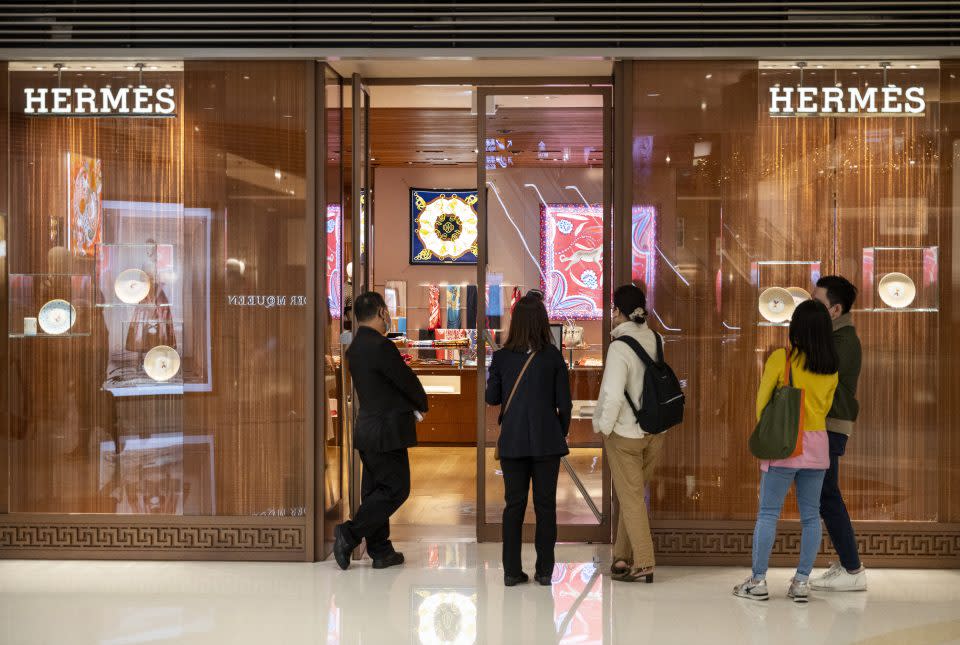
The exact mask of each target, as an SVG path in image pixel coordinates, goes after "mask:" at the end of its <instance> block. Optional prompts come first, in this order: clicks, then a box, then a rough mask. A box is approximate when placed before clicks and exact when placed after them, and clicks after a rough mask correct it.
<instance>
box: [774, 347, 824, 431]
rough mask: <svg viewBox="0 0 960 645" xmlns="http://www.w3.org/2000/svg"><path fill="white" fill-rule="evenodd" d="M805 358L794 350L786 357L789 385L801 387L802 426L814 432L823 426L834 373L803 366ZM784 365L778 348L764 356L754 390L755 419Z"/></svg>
mask: <svg viewBox="0 0 960 645" xmlns="http://www.w3.org/2000/svg"><path fill="white" fill-rule="evenodd" d="M804 363H805V360H804V358H803V356H802V355H800V354H799V352H798V353H796V354H794V356H793V359H792V360H791V361H790V364H791V366H792V367H791V370H790V371H791V372H792V373H793V385H794V387H798V388H800V389H802V390H803V391H804V396H803V429H804V430H805V431H808V432H811V431H812V432H816V431H819V430H826V429H827V413H828V412H829V411H830V407H831V406H832V405H833V393H834V392H835V391H836V389H837V378H838V377H837V374H814V373H813V372H808V371H807V370H805V369H803V364H804ZM786 366H787V352H786V350H783V349H778V350H776V351H775V352H773V353H772V354H770V358H768V359H767V364H766V366H765V367H764V368H763V376H762V377H761V378H760V387H759V389H758V390H757V420H758V421H759V420H760V415H761V414H763V409H764V408H765V407H766V406H767V403H768V402H769V401H770V397H772V396H773V392H774V390H775V389H776V387H777V383H779V382H780V381H781V380H782V379H783V372H784V369H785V368H786Z"/></svg>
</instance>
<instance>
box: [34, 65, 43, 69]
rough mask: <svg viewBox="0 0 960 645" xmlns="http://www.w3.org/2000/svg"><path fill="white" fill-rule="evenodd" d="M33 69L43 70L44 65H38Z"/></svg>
mask: <svg viewBox="0 0 960 645" xmlns="http://www.w3.org/2000/svg"><path fill="white" fill-rule="evenodd" d="M33 69H43V65H37V66H36V67H34V68H33Z"/></svg>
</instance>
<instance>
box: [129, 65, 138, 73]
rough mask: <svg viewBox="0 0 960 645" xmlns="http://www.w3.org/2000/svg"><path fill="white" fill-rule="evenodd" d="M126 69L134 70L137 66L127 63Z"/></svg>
mask: <svg viewBox="0 0 960 645" xmlns="http://www.w3.org/2000/svg"><path fill="white" fill-rule="evenodd" d="M127 69H128V70H130V71H131V72H132V71H133V70H135V69H137V68H136V67H134V66H133V65H127Z"/></svg>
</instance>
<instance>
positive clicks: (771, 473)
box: [733, 300, 839, 602]
mask: <svg viewBox="0 0 960 645" xmlns="http://www.w3.org/2000/svg"><path fill="white" fill-rule="evenodd" d="M789 351H790V366H791V373H792V376H793V385H794V387H797V388H800V389H801V390H803V411H802V416H801V419H802V431H801V433H800V436H799V437H797V447H798V448H799V449H800V452H799V454H797V455H795V456H791V457H789V458H787V459H779V460H774V461H766V460H764V461H761V462H760V470H761V471H763V474H762V475H761V478H760V509H759V511H758V512H757V524H756V527H755V528H754V532H753V575H751V576H750V577H749V578H747V580H746V581H745V582H744V583H742V584H740V585H737V586H736V587H734V590H733V593H734V595H736V596H738V597H740V598H748V599H751V600H767V598H769V594H768V592H767V582H766V575H767V566H768V563H769V560H770V551H771V550H772V549H773V542H774V540H775V539H776V537H777V520H778V519H779V518H780V510H781V509H782V508H783V500H784V499H785V498H786V496H787V493H788V492H789V490H790V487H791V486H792V485H793V484H794V482H796V486H797V506H798V507H799V509H800V520H801V522H802V524H803V534H802V536H801V538H800V563H799V565H798V566H797V573H796V575H795V576H794V578H793V580H792V581H791V583H790V589H789V590H788V592H787V595H788V596H789V597H790V598H793V600H794V601H795V602H807V599H808V596H809V594H810V583H809V578H810V572H811V571H813V562H814V560H815V559H816V557H817V549H818V548H819V547H820V539H821V537H822V536H823V529H822V528H821V526H820V488H821V487H822V485H823V476H824V474H825V473H826V470H827V468H828V467H829V466H830V445H829V441H828V439H827V432H826V430H827V421H826V419H827V412H829V411H830V406H831V405H832V404H833V394H834V392H835V391H836V389H837V369H838V365H839V359H838V358H837V350H836V347H835V345H834V343H833V327H832V324H831V322H830V314H829V313H828V312H827V308H826V307H824V306H823V305H822V304H821V303H819V302H817V301H816V300H808V301H806V302H803V303H800V305H798V306H797V309H796V311H794V313H793V319H792V320H791V321H790V350H789ZM786 366H787V350H784V349H778V350H776V351H774V352H773V353H772V354H771V355H770V357H769V358H768V359H767V364H766V367H764V370H763V376H762V377H761V379H760V388H759V389H758V390H757V419H758V420H759V419H760V415H761V414H762V413H763V409H764V408H765V407H766V406H767V403H768V402H769V401H770V398H771V397H772V396H773V393H774V391H775V390H776V388H777V385H778V383H781V382H783V381H784V380H785V379H784V372H785V370H786Z"/></svg>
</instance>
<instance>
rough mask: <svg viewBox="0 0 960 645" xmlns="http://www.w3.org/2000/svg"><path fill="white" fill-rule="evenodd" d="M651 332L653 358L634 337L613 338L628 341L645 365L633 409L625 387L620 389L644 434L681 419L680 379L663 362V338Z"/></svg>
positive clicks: (655, 431)
mask: <svg viewBox="0 0 960 645" xmlns="http://www.w3.org/2000/svg"><path fill="white" fill-rule="evenodd" d="M654 336H656V338H657V360H655V361H654V360H653V359H651V358H650V355H649V354H647V352H646V351H644V349H643V347H641V346H640V343H638V342H637V341H636V340H635V339H633V338H631V337H629V336H621V337H619V338H617V339H615V340H619V341H622V342H624V343H626V344H627V345H629V346H630V348H631V349H632V350H633V351H634V352H635V353H636V354H637V356H639V357H640V360H641V361H643V364H644V365H645V366H646V368H647V369H646V370H645V371H644V374H643V394H642V396H641V406H640V408H639V409H637V406H636V405H634V403H633V401H632V400H631V399H630V393H629V392H627V390H624V391H623V394H624V396H625V397H626V398H627V403H628V404H630V409H631V410H633V415H634V416H635V417H636V418H637V423H639V424H640V427H641V428H643V431H644V432H646V433H648V434H660V433H661V432H664V431H665V430H668V429H670V428H672V427H673V426H675V425H677V424H679V423H680V422H681V421H683V405H684V403H686V396H684V394H683V390H682V389H681V388H680V380H679V379H678V378H677V375H676V374H674V373H673V370H672V369H671V368H670V366H669V365H667V364H666V363H664V362H663V340H661V338H660V334H657V333H654Z"/></svg>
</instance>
